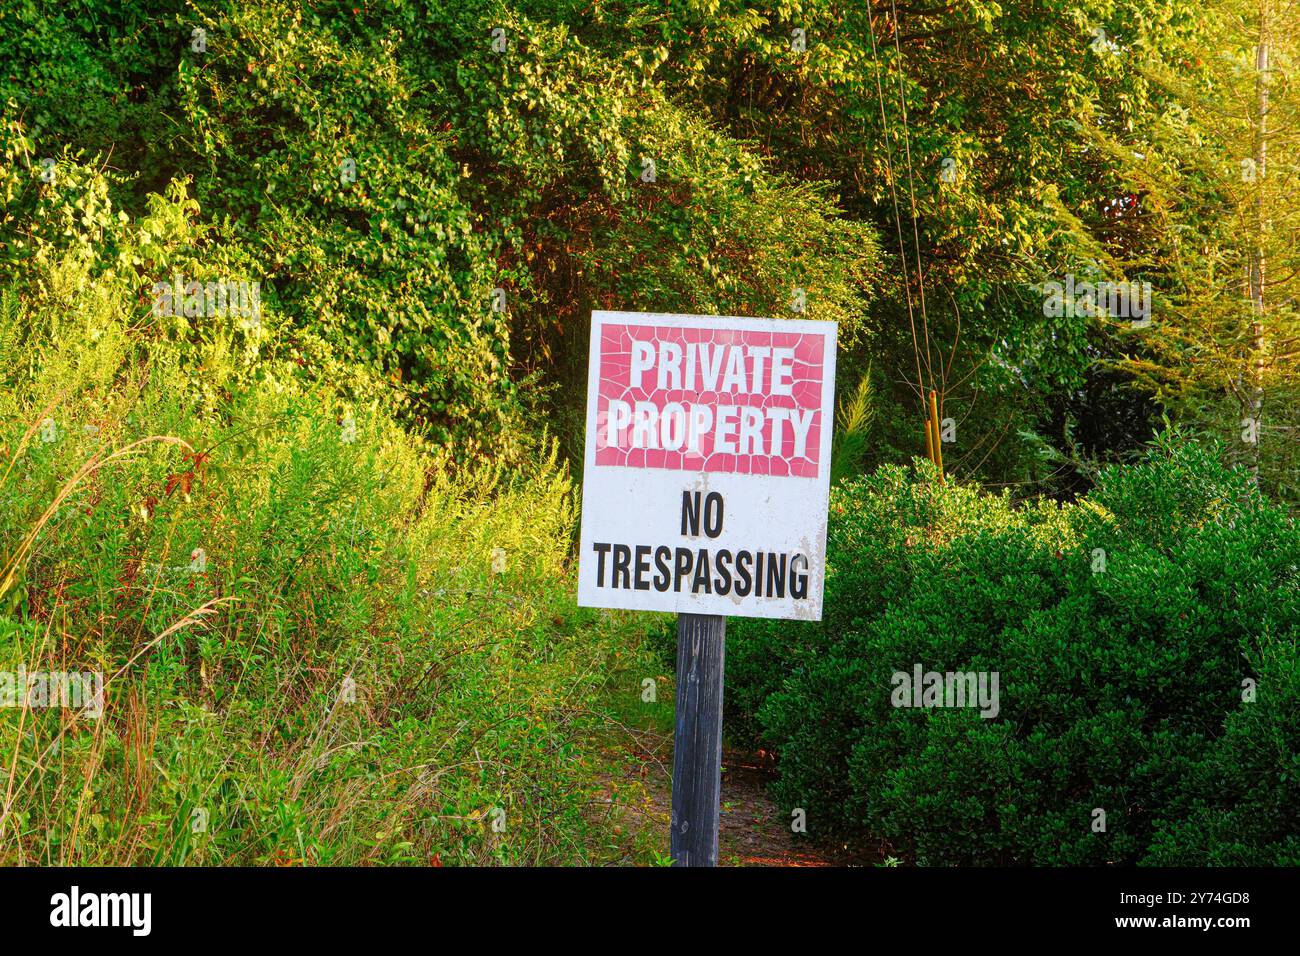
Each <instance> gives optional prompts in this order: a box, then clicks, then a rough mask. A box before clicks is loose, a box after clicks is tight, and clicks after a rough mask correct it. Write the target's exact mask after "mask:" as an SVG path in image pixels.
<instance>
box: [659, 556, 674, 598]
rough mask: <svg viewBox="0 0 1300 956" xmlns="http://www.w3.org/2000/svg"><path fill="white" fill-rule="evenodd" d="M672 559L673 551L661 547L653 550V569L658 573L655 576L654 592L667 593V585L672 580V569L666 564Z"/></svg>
mask: <svg viewBox="0 0 1300 956" xmlns="http://www.w3.org/2000/svg"><path fill="white" fill-rule="evenodd" d="M672 559H673V549H672V548H665V547H663V546H662V545H660V546H659V547H657V548H655V567H656V568H658V569H659V573H658V574H656V575H655V590H656V591H667V590H668V583H669V582H670V581H671V580H672V575H673V569H672V568H671V567H669V565H668V562H669V561H671V560H672Z"/></svg>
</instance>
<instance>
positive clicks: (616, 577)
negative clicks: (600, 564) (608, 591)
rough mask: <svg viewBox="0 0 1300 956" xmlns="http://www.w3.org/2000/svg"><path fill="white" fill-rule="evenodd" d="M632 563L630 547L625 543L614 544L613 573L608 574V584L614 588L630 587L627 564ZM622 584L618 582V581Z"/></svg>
mask: <svg viewBox="0 0 1300 956" xmlns="http://www.w3.org/2000/svg"><path fill="white" fill-rule="evenodd" d="M631 563H632V549H631V548H629V547H628V546H627V545H625V544H616V545H614V573H613V574H612V575H610V585H611V586H612V587H615V588H624V589H626V588H630V587H631V586H632V584H631V575H630V574H629V573H628V565H629V564H631ZM620 580H621V581H622V582H623V583H622V584H619V581H620Z"/></svg>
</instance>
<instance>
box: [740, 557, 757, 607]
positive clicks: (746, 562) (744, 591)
mask: <svg viewBox="0 0 1300 956" xmlns="http://www.w3.org/2000/svg"><path fill="white" fill-rule="evenodd" d="M753 562H754V556H753V555H752V554H750V553H749V552H748V551H737V552H736V574H737V575H738V576H739V578H740V580H739V581H737V582H736V597H749V589H750V588H751V587H752V586H753V578H751V577H750V576H749V566H750V565H751V564H753Z"/></svg>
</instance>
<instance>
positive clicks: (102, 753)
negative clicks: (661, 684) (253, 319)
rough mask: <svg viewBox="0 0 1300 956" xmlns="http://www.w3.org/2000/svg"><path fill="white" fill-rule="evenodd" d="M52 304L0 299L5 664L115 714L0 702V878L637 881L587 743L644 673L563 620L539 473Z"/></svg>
mask: <svg viewBox="0 0 1300 956" xmlns="http://www.w3.org/2000/svg"><path fill="white" fill-rule="evenodd" d="M69 288H70V289H71V290H72V291H68V292H66V293H64V298H63V299H62V300H61V305H62V307H63V310H64V311H63V312H62V314H61V315H59V316H58V317H57V319H58V321H56V320H54V319H51V318H49V317H48V316H47V317H45V318H42V319H41V320H40V321H38V320H37V318H36V316H35V314H34V310H35V308H36V304H35V303H34V302H30V301H27V300H26V299H24V300H22V301H19V300H18V298H17V297H16V296H15V295H13V294H9V295H6V296H5V301H4V303H3V308H4V311H5V313H6V314H7V315H12V316H13V317H14V318H15V322H14V324H13V325H12V326H10V328H9V329H8V330H7V332H6V334H5V335H4V336H0V381H3V383H4V387H3V388H2V389H0V670H5V671H9V672H16V671H18V670H19V668H20V667H22V668H25V669H26V670H27V671H28V672H34V671H89V670H94V671H98V672H100V673H101V674H102V675H103V677H104V681H105V688H106V703H105V709H104V713H103V715H102V717H100V718H98V719H95V718H93V717H91V716H89V715H87V714H85V713H78V712H76V711H74V710H72V709H69V708H40V707H36V708H33V707H28V706H21V705H20V706H16V707H10V708H3V709H0V864H69V865H72V864H76V865H80V864H161V865H180V864H285V865H293V864H304V863H305V864H380V863H446V864H467V863H490V862H500V863H512V864H524V863H527V864H538V863H564V862H606V861H615V860H631V859H636V860H641V859H646V858H647V848H646V847H644V846H634V845H632V844H631V843H630V840H631V838H630V837H629V838H626V839H624V838H621V837H617V838H616V837H613V836H611V835H609V834H606V833H605V832H604V831H603V830H602V829H600V823H599V821H598V820H597V819H596V816H595V811H596V809H597V808H599V807H600V806H601V802H600V800H599V792H598V791H599V778H600V774H601V773H602V771H603V769H604V768H603V766H602V764H601V757H600V749H599V748H598V747H594V746H592V743H591V739H592V735H593V734H599V733H602V732H603V729H604V728H605V727H607V726H609V725H608V724H607V723H606V720H605V717H604V714H605V713H606V710H607V708H608V706H609V703H610V700H611V694H612V693H616V694H617V695H622V696H627V695H634V694H635V693H637V692H638V690H639V687H640V680H641V678H642V677H643V676H644V675H645V674H653V673H655V670H654V665H653V664H651V663H648V662H646V659H645V656H644V651H643V650H642V643H641V634H642V632H643V628H642V627H641V626H640V624H639V622H638V621H637V619H636V618H634V617H631V616H626V615H617V614H608V613H604V612H599V613H598V612H591V611H585V610H580V609H578V608H577V607H575V605H574V601H573V582H572V578H571V570H570V567H569V558H570V547H571V545H570V541H571V532H572V525H573V520H574V515H575V508H574V497H573V489H572V487H571V483H570V480H569V477H568V475H567V473H566V471H565V469H564V468H563V467H562V466H561V465H560V464H559V463H557V460H556V457H555V456H554V454H552V455H551V456H549V457H545V456H543V457H542V459H541V460H539V461H538V462H537V463H536V465H535V467H534V468H533V469H532V471H531V472H530V473H529V474H527V475H519V474H511V475H508V474H503V473H501V472H500V471H498V470H496V469H493V468H492V467H490V466H484V465H467V464H465V463H459V462H456V461H455V460H454V455H452V454H446V453H444V454H442V455H437V454H434V453H430V452H429V451H428V450H427V449H424V448H423V447H422V446H421V445H420V444H419V443H418V442H417V441H415V440H414V439H412V438H411V437H409V436H408V435H407V434H406V433H404V432H403V431H402V430H401V429H399V428H398V427H396V426H395V425H394V424H393V423H392V422H391V421H390V420H389V419H387V418H386V417H385V416H384V415H383V414H382V413H380V412H379V411H378V410H377V409H374V408H371V409H364V408H361V409H350V408H347V407H346V406H344V405H341V404H340V403H339V401H338V399H337V397H336V395H335V393H333V392H332V391H330V390H328V389H324V388H313V387H311V386H307V385H302V384H298V380H297V379H295V378H294V377H292V376H288V375H282V374H280V373H279V372H278V370H277V368H276V366H275V365H274V363H270V362H265V363H262V364H260V365H259V364H254V365H252V366H250V367H249V368H247V369H245V374H241V375H233V374H231V373H230V367H231V366H232V365H234V364H237V363H238V360H239V354H240V353H239V347H238V345H237V344H236V343H235V336H234V335H232V336H230V338H228V339H223V338H222V337H221V336H219V335H218V336H214V337H213V338H212V339H211V340H209V342H208V344H207V346H206V347H205V348H206V351H205V352H204V362H203V364H202V366H201V367H200V368H199V371H198V373H196V371H195V366H194V364H193V363H191V364H189V365H187V364H186V362H185V361H184V359H183V357H182V355H181V353H180V352H178V351H177V350H176V349H173V348H171V347H170V346H169V345H168V341H167V340H166V338H165V337H163V336H157V335H156V334H152V335H151V333H150V332H149V331H148V330H147V328H146V329H145V330H142V328H141V324H140V323H139V322H138V321H137V320H135V319H132V318H131V310H130V308H128V307H127V306H125V305H123V304H122V303H120V302H113V301H108V300H106V298H105V296H104V295H103V294H102V289H101V290H97V289H96V287H95V284H94V283H93V282H83V283H80V284H79V285H78V284H77V283H72V284H70V285H69ZM78 289H80V291H77V290H78ZM54 328H56V329H57V334H52V333H51V329H54ZM15 329H17V330H18V331H17V332H15V331H14V330H15ZM353 432H355V435H354V434H353ZM20 704H21V701H20Z"/></svg>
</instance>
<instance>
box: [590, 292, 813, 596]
mask: <svg viewBox="0 0 1300 956" xmlns="http://www.w3.org/2000/svg"><path fill="white" fill-rule="evenodd" d="M835 333H836V326H835V323H833V322H812V321H807V320H795V319H779V320H778V319H749V318H733V317H730V316H698V315H659V314H654V313H644V312H593V313H592V316H591V355H590V359H589V365H588V379H587V447H586V465H585V468H584V471H583V482H582V541H581V549H582V550H581V556H580V558H579V569H578V603H579V604H580V605H583V606H584V607H609V608H627V609H633V610H645V611H674V612H678V613H689V614H722V615H729V616H741V617H775V618H800V619H804V620H820V619H821V614H822V583H823V580H824V578H825V565H826V509H827V505H828V498H829V489H830V465H831V430H832V427H833V425H834V416H833V409H834V393H835Z"/></svg>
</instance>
